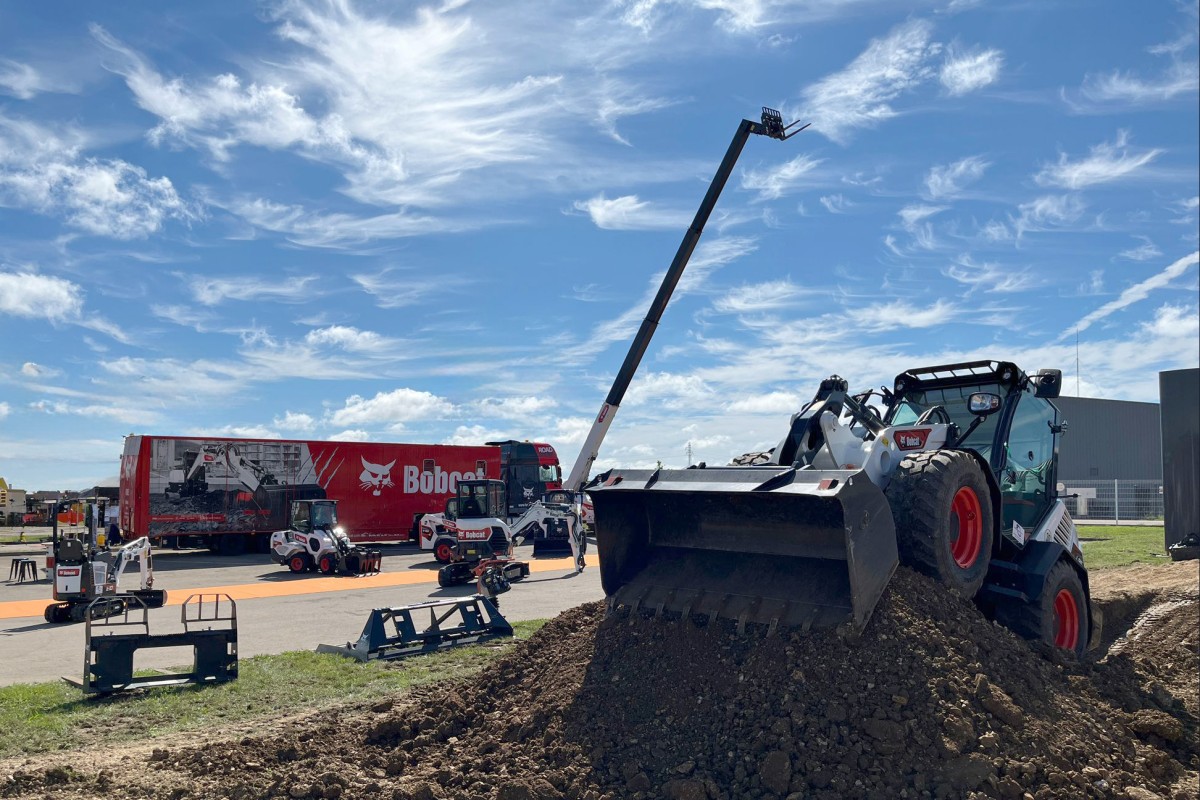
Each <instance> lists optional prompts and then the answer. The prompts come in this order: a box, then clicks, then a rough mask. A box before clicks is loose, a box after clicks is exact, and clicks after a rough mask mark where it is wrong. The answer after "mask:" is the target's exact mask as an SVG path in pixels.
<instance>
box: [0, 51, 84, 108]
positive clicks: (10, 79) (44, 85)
mask: <svg viewBox="0 0 1200 800" xmlns="http://www.w3.org/2000/svg"><path fill="white" fill-rule="evenodd" d="M72 91H75V89H74V88H73V87H72V86H71V85H70V84H67V83H64V82H62V81H60V80H57V79H55V78H51V77H50V76H48V75H46V74H44V73H42V72H39V71H38V70H36V69H34V68H33V67H31V66H30V65H29V64H23V63H21V62H20V61H13V60H12V59H8V58H0V93H3V94H10V95H12V96H13V97H16V98H19V99H21V100H31V99H33V98H34V97H36V96H37V95H39V94H41V93H42V92H72Z"/></svg>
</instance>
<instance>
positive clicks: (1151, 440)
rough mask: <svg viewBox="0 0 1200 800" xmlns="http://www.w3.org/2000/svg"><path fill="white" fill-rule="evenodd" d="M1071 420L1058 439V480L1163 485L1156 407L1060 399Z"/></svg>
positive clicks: (1058, 399) (1081, 399)
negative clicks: (1139, 482)
mask: <svg viewBox="0 0 1200 800" xmlns="http://www.w3.org/2000/svg"><path fill="white" fill-rule="evenodd" d="M1054 404H1055V405H1057V406H1058V407H1059V409H1060V410H1061V411H1062V417H1063V419H1065V420H1066V421H1067V432H1066V433H1065V434H1064V435H1063V437H1062V439H1060V440H1059V457H1058V479H1059V480H1060V481H1105V480H1108V481H1112V480H1122V481H1126V480H1129V481H1144V480H1153V481H1160V482H1161V481H1162V475H1163V460H1162V430H1161V426H1160V423H1159V406H1158V403H1138V402H1134V401H1131V400H1101V399H1098V398H1095V397H1058V398H1056V399H1055V401H1054Z"/></svg>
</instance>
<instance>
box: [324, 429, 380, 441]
mask: <svg viewBox="0 0 1200 800" xmlns="http://www.w3.org/2000/svg"><path fill="white" fill-rule="evenodd" d="M326 441H329V442H369V441H371V434H369V433H367V432H366V431H364V430H361V429H358V428H348V429H346V430H344V431H340V432H338V433H334V434H330V436H329V437H328V439H326Z"/></svg>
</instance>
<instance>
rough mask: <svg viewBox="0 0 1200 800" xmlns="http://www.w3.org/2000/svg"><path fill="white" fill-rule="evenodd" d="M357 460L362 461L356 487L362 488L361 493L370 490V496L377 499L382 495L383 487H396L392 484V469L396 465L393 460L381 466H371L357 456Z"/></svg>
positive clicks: (368, 462)
mask: <svg viewBox="0 0 1200 800" xmlns="http://www.w3.org/2000/svg"><path fill="white" fill-rule="evenodd" d="M359 459H360V460H361V461H362V465H363V471H362V474H361V475H359V476H358V481H359V483H358V485H359V486H361V487H362V489H363V491H366V490H367V489H371V490H372V491H371V494H372V495H373V496H375V497H379V495H380V494H382V493H383V487H385V486H395V485H396V484H394V483H392V467H394V466H395V465H396V461H395V459H393V460H392V461H390V462H388V463H387V464H382V465H381V464H372V463H371V462H370V461H367V460H366V459H365V458H363V457H362V456H359Z"/></svg>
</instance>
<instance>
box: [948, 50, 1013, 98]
mask: <svg viewBox="0 0 1200 800" xmlns="http://www.w3.org/2000/svg"><path fill="white" fill-rule="evenodd" d="M1003 66H1004V54H1003V53H1001V52H1000V51H999V50H994V49H993V50H966V51H959V50H958V48H956V47H953V46H951V47H950V49H949V51H948V52H947V54H946V60H945V62H943V64H942V69H941V71H940V72H939V73H938V80H940V81H941V82H942V86H943V87H945V89H946V91H947V92H948V93H949V94H951V95H952V96H954V97H959V96H961V95H964V94H969V93H971V92H974V91H976V90H978V89H982V88H983V87H985V86H990V85H991V84H993V83H995V82H996V81H997V80H998V79H999V77H1000V69H1001V68H1002V67H1003Z"/></svg>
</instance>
